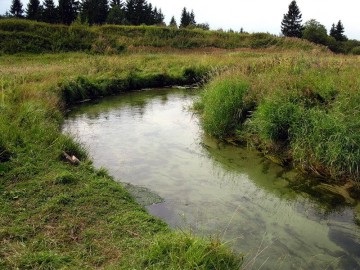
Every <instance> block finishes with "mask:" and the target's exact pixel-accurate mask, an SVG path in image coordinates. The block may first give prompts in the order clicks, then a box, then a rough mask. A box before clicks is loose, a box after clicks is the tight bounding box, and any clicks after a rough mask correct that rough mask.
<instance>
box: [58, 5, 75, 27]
mask: <svg viewBox="0 0 360 270" xmlns="http://www.w3.org/2000/svg"><path fill="white" fill-rule="evenodd" d="M78 7H79V2H78V1H75V0H59V6H58V17H59V21H60V23H63V24H71V23H72V22H73V21H74V20H75V19H76V17H77V12H78Z"/></svg>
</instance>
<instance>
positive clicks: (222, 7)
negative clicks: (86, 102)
mask: <svg viewBox="0 0 360 270" xmlns="http://www.w3.org/2000/svg"><path fill="white" fill-rule="evenodd" d="M11 2H12V0H0V14H4V13H5V12H6V11H7V10H9V8H10V5H11ZM54 2H55V3H57V0H55V1H54ZM148 2H150V3H152V4H153V6H156V7H158V8H161V9H162V12H163V14H164V15H165V22H166V23H168V22H169V21H170V19H171V17H172V16H175V19H176V21H177V22H178V23H179V21H180V15H181V10H182V8H183V7H186V8H187V9H188V10H189V11H191V10H194V13H195V19H196V21H197V22H198V23H209V24H210V27H211V29H219V28H222V29H224V30H227V29H233V30H236V31H239V30H240V28H243V29H244V31H247V32H269V33H271V34H276V35H278V34H280V32H281V30H280V23H281V20H282V18H283V15H284V13H286V12H287V11H288V6H289V4H290V2H291V0H273V1H269V0H221V1H214V0H213V1H209V0H182V1H178V0H148ZM296 2H297V4H298V6H299V8H300V11H301V13H302V15H303V23H304V22H306V21H307V20H310V19H316V20H317V21H318V22H320V23H321V24H323V25H324V26H325V27H326V29H327V30H330V28H331V25H332V23H337V22H338V21H339V20H341V21H342V23H343V25H344V27H345V35H347V36H348V38H350V39H358V40H360V0H342V1H339V0H297V1H296ZM22 3H23V5H24V7H26V5H27V3H28V0H22Z"/></svg>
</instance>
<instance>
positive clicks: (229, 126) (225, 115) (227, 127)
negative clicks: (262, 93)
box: [202, 74, 250, 138]
mask: <svg viewBox="0 0 360 270" xmlns="http://www.w3.org/2000/svg"><path fill="white" fill-rule="evenodd" d="M232 75H233V74H232ZM249 88H250V86H249V83H247V82H246V81H245V80H244V79H242V78H241V77H240V78H239V77H237V76H236V75H235V76H221V77H219V78H217V79H215V80H213V81H211V82H210V83H209V84H208V85H207V86H206V87H205V89H204V92H203V93H202V100H203V103H204V104H206V106H204V108H203V114H202V115H203V120H204V121H203V122H204V125H203V126H204V129H205V131H206V132H207V133H209V134H211V135H213V136H216V137H219V138H223V137H224V136H229V135H231V132H233V131H234V130H236V129H237V128H238V127H239V125H241V123H242V122H243V121H245V117H246V114H247V112H248V110H249V108H250V104H246V101H245V100H244V97H245V95H246V92H247V91H248V90H249Z"/></svg>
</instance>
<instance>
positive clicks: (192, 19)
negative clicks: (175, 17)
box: [189, 10, 196, 25]
mask: <svg viewBox="0 0 360 270" xmlns="http://www.w3.org/2000/svg"><path fill="white" fill-rule="evenodd" d="M189 18H190V25H196V21H195V14H194V11H193V10H191V13H190V14H189Z"/></svg>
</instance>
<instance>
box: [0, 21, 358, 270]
mask: <svg viewBox="0 0 360 270" xmlns="http://www.w3.org/2000/svg"><path fill="white" fill-rule="evenodd" d="M0 23H4V21H2V22H0ZM34 24H36V23H34ZM36 25H37V26H39V25H38V24H36ZM42 25H43V27H48V26H46V25H45V24H42ZM16 27H19V26H16ZM27 27H30V26H29V24H27ZM49 27H50V26H49ZM51 27H53V26H51ZM56 27H59V28H61V27H62V26H56ZM74 27H75V26H74ZM79 27H81V26H79ZM0 28H1V29H2V30H1V31H3V32H1V33H0V34H2V35H8V36H9V34H8V32H6V31H5V30H4V28H3V26H2V27H0ZM17 29H18V28H17ZM34 29H38V28H36V27H35V28H34ZM120 29H122V28H116V27H114V28H113V27H110V26H108V28H107V30H106V27H105V26H104V28H103V29H102V30H104V31H105V30H106V31H109V33H110V32H111V33H112V34H111V35H110V34H109V35H110V36H111V37H113V38H114V39H110V41H111V42H110V41H109V36H104V35H95V36H96V40H100V41H99V43H96V42H94V40H91V42H89V44H88V45H86V46H87V47H86V49H84V48H83V47H82V46H83V45H82V44H83V43H80V44H77V45H76V46H79V47H76V48H75V49H74V48H73V49H64V48H67V47H64V46H63V45H61V46H62V47H61V46H59V47H56V46H55V47H52V44H53V43H51V39H49V40H48V41H46V42H50V43H46V42H45V41H44V40H43V39H44V37H42V36H40V32H39V33H38V37H39V38H40V39H39V40H42V41H41V42H40V43H39V44H40V45H39V46H38V45H36V46H35V47H34V48H35V49H36V48H38V51H37V50H33V49H32V47H31V48H30V49H29V48H26V49H23V50H20V51H5V50H4V49H3V51H2V53H3V55H2V56H1V57H0V87H1V88H0V91H1V92H0V111H1V114H0V195H1V196H0V203H1V205H2V208H1V210H0V268H5V269H16V268H20V269H57V268H69V269H80V268H81V269H87V268H89V269H93V268H107V269H129V268H132V269H146V268H147V269H179V268H182V269H194V268H196V269H238V268H239V267H240V265H241V264H242V257H241V256H240V255H239V254H235V253H233V252H232V251H231V250H230V249H229V248H228V247H226V246H225V245H224V244H223V243H222V242H221V241H219V240H218V239H216V238H212V239H202V238H198V237H194V236H192V235H191V234H189V233H183V232H174V231H171V230H170V229H169V228H168V227H167V226H166V224H164V223H163V222H161V221H160V220H158V219H156V218H154V217H152V216H150V215H149V214H148V213H147V212H146V211H145V210H144V209H143V208H142V207H141V206H139V205H138V204H137V203H136V202H135V201H134V200H133V199H132V198H131V196H130V195H129V193H128V192H127V191H126V190H125V189H124V188H123V187H122V186H121V185H119V184H118V183H116V182H115V181H114V180H113V179H112V178H111V177H110V176H109V175H108V173H107V172H106V169H96V168H94V166H93V165H92V163H91V157H89V156H88V154H87V153H86V149H84V148H83V147H82V146H81V145H79V143H77V142H76V139H75V138H69V137H68V136H66V135H63V134H62V133H61V123H62V121H63V119H64V115H65V113H66V111H67V110H68V109H70V108H71V106H73V105H75V104H77V103H79V102H81V101H83V100H88V99H95V98H101V97H103V96H107V95H115V94H119V93H121V92H125V91H131V90H134V89H140V88H143V87H159V86H166V85H174V84H179V85H184V84H194V83H197V84H201V85H203V86H204V91H203V92H202V93H201V96H200V98H199V101H198V102H197V103H196V105H195V108H196V109H197V110H198V112H199V113H200V114H201V115H202V121H203V126H204V130H205V131H206V132H208V133H209V134H211V135H213V136H215V137H217V138H219V139H223V140H230V139H231V140H232V141H234V142H238V143H246V144H248V145H249V146H252V147H256V148H258V149H259V150H260V151H262V152H263V153H264V154H265V155H268V156H269V157H270V156H273V157H276V160H278V161H279V162H281V163H282V164H283V165H285V166H295V167H297V168H299V170H301V171H302V172H304V173H310V174H314V175H317V176H318V177H321V178H322V179H323V180H324V181H332V182H335V183H344V182H350V183H353V187H354V195H357V194H358V193H357V190H356V185H357V183H358V180H359V168H358V164H359V163H360V136H359V135H358V130H359V127H360V126H359V125H360V122H359V121H360V120H359V119H360V118H359V116H360V113H359V105H358V104H359V101H360V92H359V90H360V79H359V77H358V74H359V71H360V58H359V57H357V56H343V55H334V54H332V53H330V52H328V51H327V50H326V49H325V48H323V47H318V46H315V45H312V44H310V43H308V42H304V41H299V40H288V39H280V38H275V37H273V39H275V40H277V42H278V44H280V45H279V46H275V45H274V44H273V45H271V46H270V45H269V46H267V45H266V46H264V45H262V46H260V48H257V49H255V48H252V47H251V46H240V45H238V46H232V45H231V44H232V43H231V42H230V41H229V43H228V44H229V45H228V46H215V45H214V43H209V45H206V46H200V45H199V43H197V45H196V46H195V45H194V46H193V47H191V46H190V47H188V48H187V49H184V48H183V47H184V46H171V44H170V41H168V43H166V44H165V45H164V44H163V45H164V46H163V45H162V46H157V45H156V44H155V43H151V46H145V45H146V43H147V42H148V39H150V38H152V37H153V35H148V36H147V35H143V34H142V35H141V37H139V34H134V35H135V40H140V41H137V42H138V43H137V44H136V46H134V45H131V44H132V41H131V40H130V39H129V38H128V39H127V41H126V42H125V41H124V40H125V38H124V37H123V36H121V35H119V34H118V31H120ZM124 29H125V30H126V31H129V32H131V33H136V31H140V32H141V31H145V30H146V31H152V30H153V31H165V32H166V31H167V32H169V33H171V31H173V30H164V29H161V30H157V29H155V28H151V27H138V28H136V27H128V28H126V27H125V28H124ZM144 29H145V30H144ZM52 30H53V29H50V30H49V31H50V32H56V31H52ZM125 30H124V31H125ZM7 31H10V30H7ZM24 31H25V29H24ZM24 31H23V32H22V33H24ZM31 31H35V30H31ZM39 31H40V30H39ZM64 31H65V30H64ZM92 31H94V32H96V31H100V30H98V29H97V28H94V29H93V30H92ZM121 31H123V30H121ZM184 31H185V33H187V34H189V35H190V34H194V33H197V32H196V31H197V30H196V31H195V32H194V33H193V32H191V31H190V32H189V33H188V32H186V31H188V30H184ZM199 31H200V30H199ZM5 32H6V33H5ZM66 32H67V33H68V32H70V30H69V29H66ZM199 33H200V32H199ZM201 33H202V34H203V35H206V33H203V32H201ZM87 34H88V32H86V35H87ZM18 35H19V36H21V39H22V38H23V37H24V36H27V37H28V38H30V40H31V42H27V43H22V44H28V45H29V46H30V45H31V46H33V45H34V43H33V42H32V40H33V35H34V34H33V33H32V34H24V35H23V34H21V33H19V34H18ZM18 35H15V38H14V39H7V41H4V39H2V42H9V44H10V45H6V46H5V45H2V47H1V48H9V50H10V49H11V48H17V47H16V46H14V43H13V45H11V42H10V41H13V42H19V41H17V37H18ZM79 35H80V34H79ZM84 35H85V34H84ZM169 35H170V34H169ZM199 35H200V34H199ZM228 35H229V37H232V35H233V34H232V33H229V34H228ZM195 36H197V34H196V35H195ZM75 37H78V34H76V35H75ZM127 37H129V35H127ZM210 37H211V38H213V36H212V35H210V34H209V37H206V38H202V39H199V40H202V42H204V40H210ZM261 37H263V36H261ZM266 37H269V36H268V35H266ZM145 38H146V39H145ZM235 38H240V39H241V40H243V37H241V36H240V37H238V36H237V37H235V34H234V39H235ZM251 38H252V39H255V38H254V37H249V39H251ZM175 39H177V37H175V38H174V40H175ZM14 40H15V41H14ZM53 40H56V39H55V38H54V39H53ZM81 40H86V39H81ZM89 40H90V39H89ZM186 40H187V41H188V40H191V38H190V39H188V38H186ZM223 40H224V39H223V36H220V38H219V41H218V42H220V41H222V42H223ZM230 40H232V39H230ZM244 40H245V39H244ZM256 40H257V41H258V44H260V43H261V42H260V41H261V40H263V39H262V38H259V39H256ZM43 41H44V43H43ZM288 41H289V42H288ZM154 42H155V41H154ZM156 42H163V41H162V40H160V39H159V40H158V41H156ZM247 42H249V41H248V40H247ZM3 44H5V43H3ZM41 44H48V45H49V44H50V45H51V46H49V47H46V46H48V45H46V46H45V47H42V46H43V45H41ZM69 44H72V43H69ZM74 44H75V43H74ZM94 44H95V45H94ZM96 44H97V45H96ZM109 44H110V45H109ZM201 44H204V43H201ZM236 44H238V43H236ZM249 44H250V43H249ZM263 44H265V43H263ZM266 44H269V43H266ZM281 44H283V45H281ZM100 45H101V46H100ZM74 46H75V45H74ZM84 46H85V45H84ZM185 47H186V46H185ZM39 48H40V49H39ZM43 48H46V50H45V49H43ZM54 48H55V49H54ZM56 48H61V49H56ZM83 49H84V50H85V52H83V51H81V50H83ZM68 50H69V51H72V52H66V51H68ZM78 50H80V51H78ZM74 51H75V52H74ZM25 52H26V53H25ZM28 52H32V53H37V54H28ZM49 52H52V53H49ZM9 53H16V54H14V55H9ZM39 53H41V54H39ZM64 152H66V153H67V154H68V155H70V156H71V155H74V156H76V157H77V158H78V159H79V160H80V165H78V166H74V165H73V164H70V163H69V162H68V161H67V160H66V158H64ZM274 159H275V158H274Z"/></svg>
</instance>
